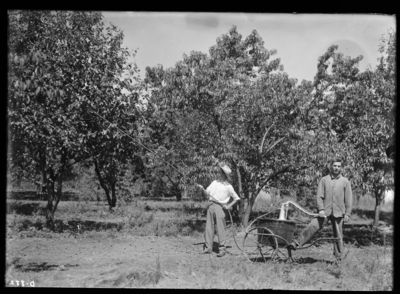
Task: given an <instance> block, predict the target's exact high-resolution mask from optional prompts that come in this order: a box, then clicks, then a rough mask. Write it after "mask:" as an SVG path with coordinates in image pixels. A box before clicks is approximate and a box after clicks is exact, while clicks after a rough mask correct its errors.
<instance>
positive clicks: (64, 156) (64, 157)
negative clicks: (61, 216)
mask: <svg viewBox="0 0 400 294" xmlns="http://www.w3.org/2000/svg"><path fill="white" fill-rule="evenodd" d="M66 160H67V152H66V150H65V149H64V148H63V150H62V155H61V168H60V170H59V172H58V177H57V195H56V203H55V205H54V208H53V214H54V213H55V212H56V209H57V206H58V203H59V202H60V200H61V195H62V182H63V177H64V172H65V163H66Z"/></svg>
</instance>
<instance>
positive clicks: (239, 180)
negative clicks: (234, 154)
mask: <svg viewBox="0 0 400 294" xmlns="http://www.w3.org/2000/svg"><path fill="white" fill-rule="evenodd" d="M234 166H235V172H236V177H237V189H238V191H237V192H238V195H239V197H240V202H239V217H240V219H242V217H243V214H244V200H245V198H244V197H243V187H242V176H241V175H240V170H239V166H237V165H236V164H235V163H234Z"/></svg>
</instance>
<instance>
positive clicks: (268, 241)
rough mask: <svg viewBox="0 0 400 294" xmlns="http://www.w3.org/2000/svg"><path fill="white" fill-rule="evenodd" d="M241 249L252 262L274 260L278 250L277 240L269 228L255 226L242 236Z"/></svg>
mask: <svg viewBox="0 0 400 294" xmlns="http://www.w3.org/2000/svg"><path fill="white" fill-rule="evenodd" d="M242 251H243V253H244V255H245V256H246V258H247V259H248V260H250V261H252V262H256V261H263V262H266V261H268V260H274V259H275V257H276V255H277V254H278V252H279V248H278V241H277V238H276V237H275V236H274V234H273V233H272V231H271V230H269V229H267V228H264V227H255V228H252V229H251V230H250V231H249V232H247V233H246V235H245V236H244V240H243V246H242Z"/></svg>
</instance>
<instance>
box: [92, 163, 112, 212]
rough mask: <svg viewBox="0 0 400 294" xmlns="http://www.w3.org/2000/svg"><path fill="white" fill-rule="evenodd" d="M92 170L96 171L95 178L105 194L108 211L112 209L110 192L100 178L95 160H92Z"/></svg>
mask: <svg viewBox="0 0 400 294" xmlns="http://www.w3.org/2000/svg"><path fill="white" fill-rule="evenodd" d="M94 169H95V171H96V174H97V178H98V179H99V182H100V186H101V187H102V188H103V190H104V192H105V193H106V197H107V202H108V205H109V206H110V209H112V207H113V206H112V201H111V197H110V190H109V189H108V187H107V185H106V183H105V182H104V179H103V177H102V176H101V173H100V169H99V166H98V164H97V160H94Z"/></svg>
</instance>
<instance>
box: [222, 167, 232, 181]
mask: <svg viewBox="0 0 400 294" xmlns="http://www.w3.org/2000/svg"><path fill="white" fill-rule="evenodd" d="M219 171H220V176H221V179H222V180H224V181H226V180H229V179H230V175H231V172H232V171H231V169H230V168H229V166H227V165H220V166H219Z"/></svg>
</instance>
